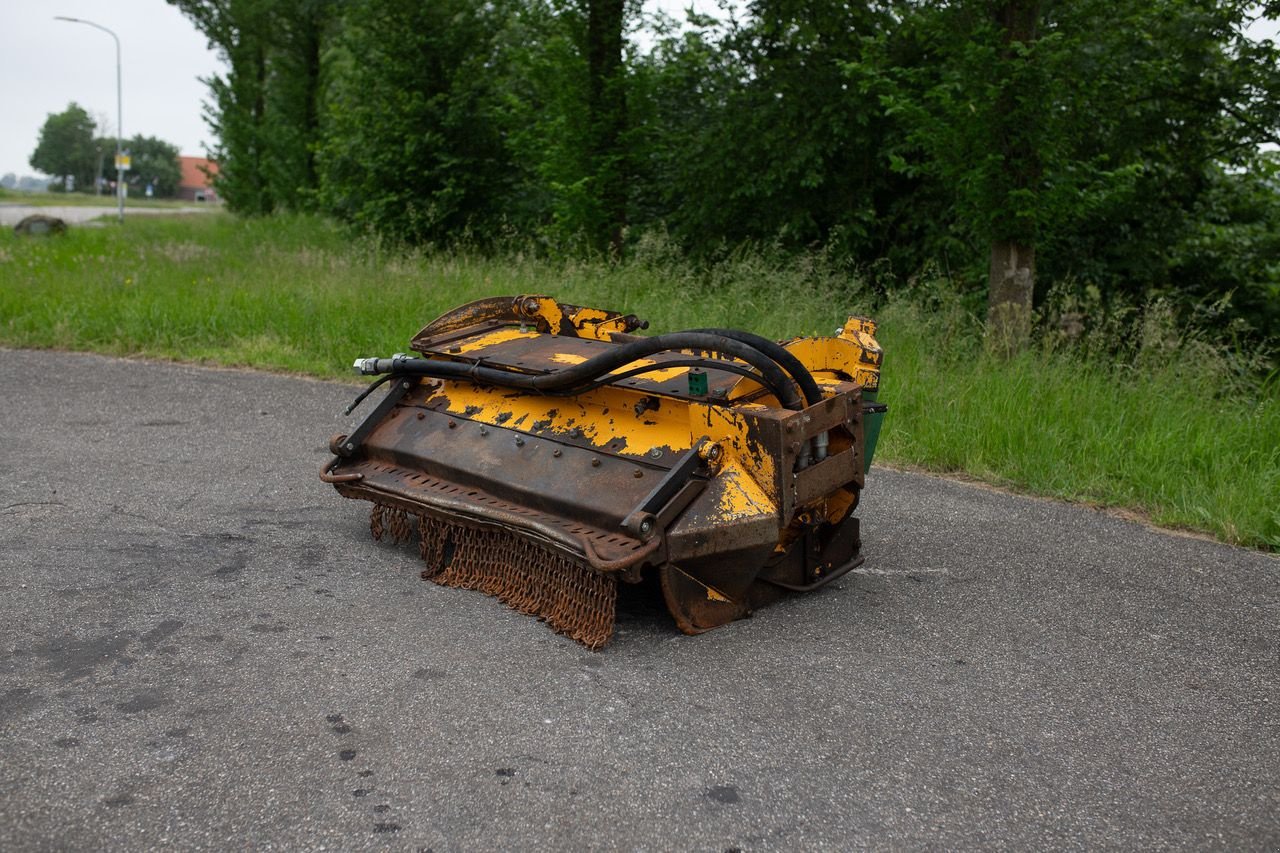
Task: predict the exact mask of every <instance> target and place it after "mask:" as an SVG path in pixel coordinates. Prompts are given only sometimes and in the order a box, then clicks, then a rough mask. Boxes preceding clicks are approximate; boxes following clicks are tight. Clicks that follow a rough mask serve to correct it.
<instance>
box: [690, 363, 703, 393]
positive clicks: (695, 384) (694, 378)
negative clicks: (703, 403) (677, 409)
mask: <svg viewBox="0 0 1280 853" xmlns="http://www.w3.org/2000/svg"><path fill="white" fill-rule="evenodd" d="M706 395H707V372H706V371H705V370H699V369H698V368H696V367H695V368H692V369H690V371H689V396H690V397H705V396H706Z"/></svg>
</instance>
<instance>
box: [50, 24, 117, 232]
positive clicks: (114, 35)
mask: <svg viewBox="0 0 1280 853" xmlns="http://www.w3.org/2000/svg"><path fill="white" fill-rule="evenodd" d="M53 19H54V20H55V21H70V22H71V23H73V24H85V25H86V26H90V27H93V28H94V29H95V30H102V31H103V32H104V33H106V34H107V35H109V36H111V37H112V38H113V39H115V40H116V201H117V203H118V205H119V208H120V221H121V222H124V162H123V161H122V160H121V155H122V154H123V152H122V151H121V149H120V134H121V133H123V132H124V97H123V95H122V92H123V87H122V86H121V84H120V37H119V36H117V35H116V34H115V33H113V32H111V30H109V29H107V28H106V27H104V26H102V25H101V24H95V23H94V22H93V21H86V20H84V19H83V18H68V17H65V16H63V15H54V16H53Z"/></svg>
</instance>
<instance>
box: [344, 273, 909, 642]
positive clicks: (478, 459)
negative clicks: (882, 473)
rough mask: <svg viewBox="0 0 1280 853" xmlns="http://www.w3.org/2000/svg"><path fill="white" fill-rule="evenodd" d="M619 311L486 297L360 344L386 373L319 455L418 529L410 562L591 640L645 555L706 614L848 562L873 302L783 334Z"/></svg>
mask: <svg viewBox="0 0 1280 853" xmlns="http://www.w3.org/2000/svg"><path fill="white" fill-rule="evenodd" d="M647 326H648V324H647V323H644V322H642V321H640V320H639V319H637V318H636V317H635V316H633V315H623V314H618V313H615V312H612V311H602V310H599V309H595V308H582V307H578V306H575V305H565V304H562V303H559V302H556V301H555V300H554V299H551V298H548V297H545V296H517V297H510V296H504V297H494V298H491V299H482V300H479V301H477V302H472V303H471V304H469V305H464V306H463V307H461V308H458V309H455V310H453V311H450V312H449V313H447V314H445V315H444V316H442V317H440V318H439V319H438V320H436V321H435V322H433V323H431V324H430V325H428V326H427V327H426V328H424V329H423V330H422V331H420V332H419V333H418V334H417V336H416V337H414V339H413V341H412V343H411V347H412V349H413V350H414V351H415V352H416V353H418V354H417V355H413V356H410V355H394V356H392V357H391V358H362V359H359V360H357V361H356V364H355V367H356V369H357V370H358V371H359V372H360V373H362V374H365V375H376V376H379V377H380V378H379V379H378V380H377V381H376V382H375V383H374V385H373V386H371V387H370V389H369V390H368V391H366V392H365V393H364V394H361V395H360V397H359V398H357V400H356V402H355V403H353V404H352V407H351V409H348V413H350V411H351V410H352V409H354V407H355V406H356V405H358V404H359V403H360V402H361V400H363V399H364V398H365V397H366V396H367V395H368V394H369V393H370V392H371V391H372V390H373V389H374V388H376V387H379V386H383V385H385V387H386V388H387V389H388V390H387V392H386V395H385V396H384V397H383V398H382V400H381V402H379V403H378V404H377V405H376V406H375V407H374V408H373V410H372V411H371V413H370V414H369V415H368V417H366V418H365V420H364V421H363V422H362V423H361V424H360V425H359V426H358V427H357V428H356V429H355V430H354V431H353V432H352V433H351V434H350V435H338V436H335V437H334V438H333V439H332V440H331V442H330V447H331V449H332V450H333V453H334V456H333V458H332V459H330V460H329V462H327V463H326V464H325V466H324V468H323V469H322V471H321V474H320V476H321V479H322V480H324V481H325V482H327V483H332V484H333V485H334V487H335V488H337V490H338V492H339V493H341V494H342V495H344V496H346V497H349V498H362V499H364V500H367V501H371V502H372V503H373V510H372V514H371V519H370V527H371V529H372V532H373V535H374V537H375V538H378V539H384V538H389V539H392V540H395V541H404V540H410V539H413V538H417V540H418V542H419V547H420V550H421V554H422V558H423V560H425V561H426V564H427V567H426V569H425V570H424V571H423V572H422V575H423V577H424V578H429V579H430V580H433V581H436V582H437V583H441V584H445V585H447V586H455V587H465V588H467V589H478V590H481V591H482V592H486V593H488V594H490V595H494V596H497V597H498V598H500V599H501V600H502V601H504V602H506V603H507V604H508V605H510V606H511V607H514V608H515V609H517V610H520V611H521V612H524V613H529V614H533V615H536V616H538V617H540V618H542V619H543V620H545V621H546V623H547V624H548V625H550V626H551V627H552V628H553V629H555V630H556V631H558V632H560V633H562V634H566V635H568V636H569V637H572V638H573V639H575V640H577V641H579V642H580V643H583V644H584V645H586V646H589V647H591V648H593V649H595V648H599V647H601V646H603V645H604V644H605V643H606V642H608V641H609V638H610V636H611V635H612V633H613V621H614V607H615V598H616V593H617V588H618V582H619V581H623V582H626V583H637V582H639V581H640V580H641V578H642V577H644V576H646V575H649V574H652V573H656V574H657V578H658V581H659V582H660V584H661V587H662V593H663V597H664V598H665V599H666V603H667V607H668V608H669V609H670V611H671V614H672V615H673V616H674V617H675V620H676V624H677V625H678V626H679V627H680V629H681V630H682V631H685V632H686V633H690V634H696V633H701V632H703V631H706V630H708V629H710V628H715V627H717V626H720V625H724V624H725V623H727V622H730V621H732V620H734V619H738V618H741V617H743V616H746V615H747V614H749V613H751V612H752V611H753V610H755V609H756V608H758V607H761V606H763V605H765V604H768V603H770V602H772V601H774V600H776V599H778V598H780V597H781V596H783V595H786V594H788V593H791V592H809V591H812V590H815V589H818V588H820V587H822V586H823V585H824V584H826V583H828V582H830V581H832V580H834V579H835V578H838V577H840V576H841V575H842V574H844V573H845V572H848V571H849V570H851V569H853V568H854V567H856V566H858V565H860V564H861V562H862V556H861V553H860V550H861V541H860V538H859V533H858V519H857V518H856V517H854V515H853V513H854V510H855V508H856V507H857V505H858V497H859V494H860V492H861V490H862V485H863V475H864V474H865V472H866V471H867V469H868V468H869V467H870V464H871V456H872V453H873V452H874V449H875V439H876V435H877V434H878V432H879V426H880V420H881V419H882V417H883V413H884V406H883V404H880V403H877V402H876V392H877V390H878V388H879V383H880V362H881V351H880V347H879V346H878V345H877V344H876V341H875V337H874V335H875V330H876V327H875V324H874V323H872V322H871V321H870V320H866V319H863V318H860V317H851V318H850V319H849V321H848V322H847V323H846V324H845V325H844V327H843V328H841V329H839V330H838V331H837V334H836V335H834V336H833V337H815V338H797V339H795V340H791V341H786V342H784V343H781V344H779V343H775V342H774V341H771V340H768V339H766V338H762V337H760V336H758V335H753V334H749V333H746V332H739V331H733V330H727V329H697V330H693V331H687V332H676V333H673V334H663V335H654V336H642V335H637V334H635V333H636V332H637V331H639V330H641V329H644V328H647Z"/></svg>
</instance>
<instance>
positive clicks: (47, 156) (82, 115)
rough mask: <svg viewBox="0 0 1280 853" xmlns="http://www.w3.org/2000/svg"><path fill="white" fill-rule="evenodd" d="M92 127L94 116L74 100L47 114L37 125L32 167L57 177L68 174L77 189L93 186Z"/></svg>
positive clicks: (95, 160)
mask: <svg viewBox="0 0 1280 853" xmlns="http://www.w3.org/2000/svg"><path fill="white" fill-rule="evenodd" d="M93 130H94V123H93V119H92V118H90V117H89V113H87V112H86V111H85V109H84V108H83V107H81V106H80V105H79V104H77V103H75V102H74V101H73V102H71V103H70V104H68V105H67V108H66V109H65V110H63V111H62V112H60V113H50V114H49V118H48V119H46V120H45V123H44V126H43V127H42V128H40V141H39V142H38V143H37V144H36V150H35V151H34V152H32V154H31V160H30V163H31V167H32V168H33V169H39V170H40V171H41V172H44V173H45V174H48V175H54V176H56V177H58V178H60V179H65V178H67V177H70V178H72V179H73V180H74V181H75V187H76V189H89V188H92V187H93V179H94V174H95V170H96V168H97V162H98V152H97V149H96V148H95V147H94V144H93Z"/></svg>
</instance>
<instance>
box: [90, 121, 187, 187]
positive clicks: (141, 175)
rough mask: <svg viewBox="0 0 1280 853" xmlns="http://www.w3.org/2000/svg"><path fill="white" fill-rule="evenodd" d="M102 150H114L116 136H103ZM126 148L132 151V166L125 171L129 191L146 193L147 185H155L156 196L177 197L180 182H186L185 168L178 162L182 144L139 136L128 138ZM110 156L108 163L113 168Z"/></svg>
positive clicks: (101, 140) (100, 144)
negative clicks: (106, 137) (183, 170)
mask: <svg viewBox="0 0 1280 853" xmlns="http://www.w3.org/2000/svg"><path fill="white" fill-rule="evenodd" d="M97 145H98V147H99V148H100V149H102V150H104V151H106V150H108V145H109V146H110V149H111V150H112V151H114V149H115V140H114V139H110V140H108V139H99V140H98V142H97ZM124 148H125V150H126V151H128V152H129V157H130V168H129V171H128V172H125V180H126V181H127V182H128V184H129V194H130V195H132V196H135V197H136V196H143V195H145V194H146V188H147V185H148V184H150V185H151V186H152V188H153V192H154V193H155V197H156V198H173V197H174V196H176V195H177V194H178V184H179V183H180V182H181V181H182V168H181V167H180V166H179V165H178V146H176V145H173V144H171V143H168V142H165V141H164V140H163V139H156V138H155V137H154V136H141V135H139V136H135V137H133V138H132V139H126V140H125V141H124ZM110 165H111V159H110V158H108V160H107V166H108V167H110Z"/></svg>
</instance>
